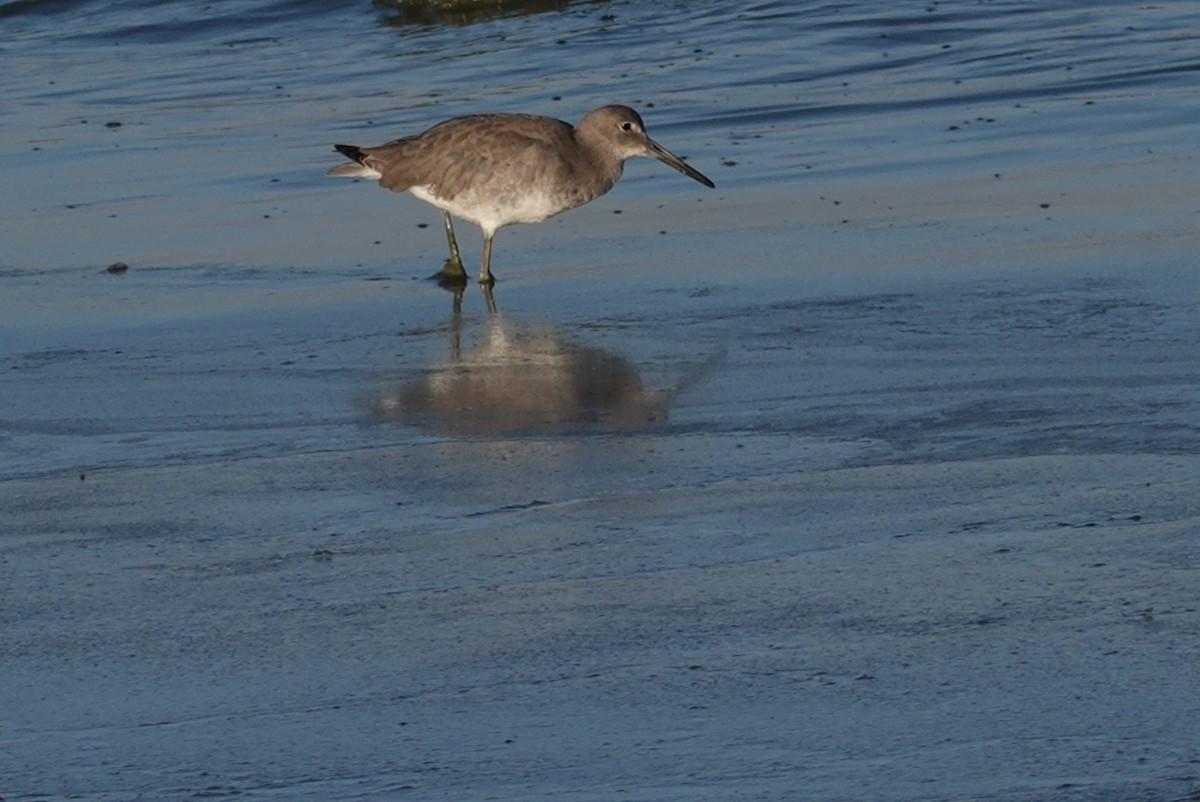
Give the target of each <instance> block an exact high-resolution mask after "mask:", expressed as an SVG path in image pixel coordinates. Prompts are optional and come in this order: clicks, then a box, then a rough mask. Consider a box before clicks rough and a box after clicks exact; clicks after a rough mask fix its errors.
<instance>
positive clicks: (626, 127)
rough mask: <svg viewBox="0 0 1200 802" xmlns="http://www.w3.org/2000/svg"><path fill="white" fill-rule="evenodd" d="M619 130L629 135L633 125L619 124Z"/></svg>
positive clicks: (628, 123)
mask: <svg viewBox="0 0 1200 802" xmlns="http://www.w3.org/2000/svg"><path fill="white" fill-rule="evenodd" d="M621 130H622V131H624V132H625V133H629V132H630V131H632V130H633V123H631V122H629V121H625V122H623V123H621Z"/></svg>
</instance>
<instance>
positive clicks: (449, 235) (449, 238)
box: [442, 209, 462, 267]
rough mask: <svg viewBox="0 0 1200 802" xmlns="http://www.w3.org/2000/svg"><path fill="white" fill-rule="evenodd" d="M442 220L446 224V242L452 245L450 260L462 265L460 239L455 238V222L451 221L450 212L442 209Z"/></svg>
mask: <svg viewBox="0 0 1200 802" xmlns="http://www.w3.org/2000/svg"><path fill="white" fill-rule="evenodd" d="M442 222H443V223H445V224H446V244H447V245H449V246H450V261H451V262H454V263H455V264H457V265H458V266H459V267H461V266H462V257H461V256H459V255H458V240H456V239H455V238H454V224H453V223H451V222H450V212H448V211H446V210H445V209H442Z"/></svg>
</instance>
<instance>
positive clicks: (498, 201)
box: [328, 106, 714, 283]
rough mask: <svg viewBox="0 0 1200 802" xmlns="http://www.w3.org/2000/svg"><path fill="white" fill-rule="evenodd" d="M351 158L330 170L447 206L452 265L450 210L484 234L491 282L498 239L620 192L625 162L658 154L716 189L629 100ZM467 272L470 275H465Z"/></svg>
mask: <svg viewBox="0 0 1200 802" xmlns="http://www.w3.org/2000/svg"><path fill="white" fill-rule="evenodd" d="M334 148H335V149H336V150H337V151H338V152H339V153H341V154H342V155H343V156H345V157H347V158H348V159H350V160H351V161H350V163H348V164H343V165H339V166H337V167H334V168H333V169H331V170H330V171H329V173H328V174H329V175H335V176H351V177H362V178H378V179H379V184H380V186H383V187H385V188H387V189H390V190H393V191H395V192H411V193H412V194H413V195H415V196H417V197H418V198H420V199H421V200H424V201H427V202H428V203H431V204H433V205H434V206H436V207H438V208H439V209H441V210H442V218H443V222H444V223H445V227H446V238H447V241H448V243H449V246H450V262H448V263H447V266H448V267H451V266H452V265H457V270H458V271H460V272H461V271H462V260H461V258H460V257H459V253H458V244H457V242H456V240H455V237H454V228H453V226H452V224H451V222H450V215H454V216H456V217H461V218H463V219H464V220H469V221H470V222H472V223H475V224H476V225H477V226H479V227H480V228H481V229H482V230H483V263H482V266H481V267H480V270H479V280H480V281H481V282H484V283H491V281H492V274H491V253H492V237H493V236H494V235H495V233H496V230H497V229H499V228H500V227H501V226H506V225H509V224H510V223H537V222H541V221H542V220H545V219H546V218H548V217H551V216H553V215H556V214H558V213H559V212H564V211H566V210H567V209H574V208H575V207H576V206H581V205H583V204H585V203H587V202H588V201H590V200H594V199H595V198H598V197H600V196H601V195H603V194H604V193H605V192H608V191H609V190H610V189H612V187H613V185H614V184H615V183H616V182H617V179H618V178H620V177H621V171H622V169H623V168H624V164H625V161H626V160H627V159H630V158H632V157H634V156H650V157H653V158H655V159H658V160H659V161H661V162H663V163H664V164H668V165H670V166H671V167H673V168H675V169H676V170H678V171H679V172H681V173H683V174H684V175H686V176H689V177H690V178H693V179H695V180H696V181H699V182H700V183H701V184H704V185H705V186H708V187H713V186H714V184H713V182H712V181H710V180H709V179H708V178H706V177H705V176H704V175H702V174H701V173H700V172H698V171H697V170H695V169H693V168H692V167H690V166H688V165H687V164H685V163H684V162H683V161H682V160H681V159H679V158H678V157H677V156H675V155H674V154H672V153H671V152H670V151H668V150H667V149H666V148H664V147H662V146H661V145H659V144H658V143H657V142H655V141H654V140H652V139H650V137H648V136H647V135H646V131H645V126H644V125H643V123H642V118H641V117H640V116H638V113H637V112H636V111H634V110H633V109H631V108H629V107H627V106H604V107H602V108H599V109H595V110H593V111H590V112H588V113H587V114H586V115H584V117H583V119H582V120H580V121H579V124H578V125H576V126H571V125H570V124H568V123H565V122H563V121H562V120H556V119H554V118H552V117H538V116H535V115H532V114H474V115H471V116H468V117H455V118H453V119H451V120H446V121H445V122H443V123H439V124H437V125H435V126H434V127H432V128H430V129H429V130H428V131H426V132H425V133H423V134H418V135H417V136H411V137H405V138H403V139H397V140H395V141H393V142H388V143H387V144H385V145H379V146H378V147H373V148H360V147H356V146H353V145H334ZM464 275H465V274H464Z"/></svg>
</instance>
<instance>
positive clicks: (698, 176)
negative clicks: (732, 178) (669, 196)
mask: <svg viewBox="0 0 1200 802" xmlns="http://www.w3.org/2000/svg"><path fill="white" fill-rule="evenodd" d="M646 155H647V156H653V157H654V158H656V159H658V160H659V161H660V162H662V163H663V164H666V165H669V166H670V167H674V168H675V169H676V170H678V171H679V172H681V173H683V174H684V175H686V176H687V177H688V178H692V179H695V180H696V181H699V182H700V183H701V184H703V185H704V186H706V187H708V188H709V189H716V188H717V185H716V184H714V183H713V182H712V181H710V180H708V176H706V175H704V174H703V173H701V172H700V171H699V170H697V169H696V168H694V167H691V166H690V165H688V163H687V162H685V161H684V160H683V159H681V158H679V157H678V156H676V155H675V154H674V153H672V152H671V151H669V150H667V149H666V148H664V147H663V146H662V145H660V144H658V143H657V142H655V141H654V140H653V139H647V140H646Z"/></svg>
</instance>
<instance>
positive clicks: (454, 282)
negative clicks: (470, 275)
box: [430, 259, 467, 290]
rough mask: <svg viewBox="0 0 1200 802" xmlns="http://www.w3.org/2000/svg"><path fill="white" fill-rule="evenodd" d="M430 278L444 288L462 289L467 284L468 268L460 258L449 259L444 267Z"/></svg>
mask: <svg viewBox="0 0 1200 802" xmlns="http://www.w3.org/2000/svg"><path fill="white" fill-rule="evenodd" d="M430 278H431V279H433V280H434V281H436V282H437V284H438V286H439V287H441V288H442V289H444V290H461V289H462V288H463V287H465V286H467V270H466V268H465V267H463V263H462V260H460V259H447V260H446V263H445V264H444V265H442V269H441V270H439V271H438V272H436V273H434V274H433V275H432V276H430Z"/></svg>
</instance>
